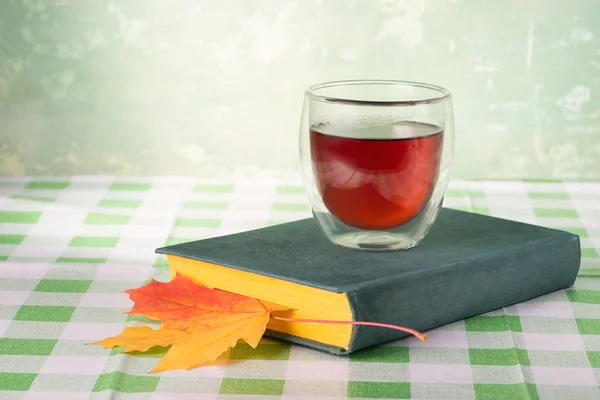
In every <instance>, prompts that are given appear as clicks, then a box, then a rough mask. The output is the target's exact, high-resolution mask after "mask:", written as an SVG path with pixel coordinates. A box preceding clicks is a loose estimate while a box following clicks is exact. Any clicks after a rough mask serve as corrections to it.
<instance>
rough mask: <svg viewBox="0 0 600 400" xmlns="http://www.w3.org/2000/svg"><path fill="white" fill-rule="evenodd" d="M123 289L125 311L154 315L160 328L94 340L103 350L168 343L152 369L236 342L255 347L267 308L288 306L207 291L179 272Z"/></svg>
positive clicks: (176, 365)
mask: <svg viewBox="0 0 600 400" xmlns="http://www.w3.org/2000/svg"><path fill="white" fill-rule="evenodd" d="M126 293H128V294H129V296H130V298H131V300H132V301H133V302H134V306H133V308H132V309H131V311H129V312H128V314H143V315H145V316H147V317H148V318H152V319H158V320H160V321H161V326H160V328H159V329H158V330H153V329H151V328H149V327H140V326H138V327H127V328H125V329H124V330H123V332H121V333H120V334H119V335H117V336H114V337H109V338H106V339H103V340H101V341H98V342H94V344H99V345H103V346H104V347H105V348H110V347H115V346H124V347H125V351H133V350H138V351H146V350H148V349H149V348H150V347H152V346H165V347H166V346H169V345H170V346H171V348H170V349H169V350H168V351H167V353H166V354H165V356H164V357H163V358H162V359H161V360H160V362H159V363H158V364H157V365H156V367H155V368H154V369H153V370H152V371H151V372H158V371H163V370H167V369H190V368H194V367H197V366H199V365H202V364H205V363H207V362H210V361H214V360H215V359H216V358H217V357H218V356H219V355H221V354H222V353H224V352H225V351H227V350H228V349H229V348H231V347H234V346H235V345H236V344H237V342H238V341H239V340H243V341H245V342H246V343H248V344H249V345H250V346H252V347H253V348H255V347H256V346H257V345H258V342H259V341H260V339H261V337H262V336H263V334H264V332H265V329H266V326H267V323H268V322H269V318H270V316H271V312H273V311H279V310H287V309H288V308H287V307H282V306H279V305H277V304H273V303H268V302H265V301H262V300H258V299H255V298H251V297H246V296H242V295H238V294H235V293H231V292H226V291H223V290H220V289H210V288H207V287H204V286H201V285H198V284H197V283H195V282H194V281H192V280H191V279H189V278H187V277H185V276H183V275H180V274H177V275H176V276H175V277H174V278H173V279H172V280H171V281H169V282H158V281H156V280H152V281H150V283H148V284H147V285H144V286H142V287H140V288H137V289H129V290H127V291H126Z"/></svg>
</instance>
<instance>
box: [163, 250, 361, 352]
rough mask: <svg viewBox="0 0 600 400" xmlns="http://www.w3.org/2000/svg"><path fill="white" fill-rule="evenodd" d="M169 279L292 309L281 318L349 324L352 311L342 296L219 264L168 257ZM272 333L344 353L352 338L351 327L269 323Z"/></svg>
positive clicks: (301, 323)
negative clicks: (178, 276) (187, 280)
mask: <svg viewBox="0 0 600 400" xmlns="http://www.w3.org/2000/svg"><path fill="white" fill-rule="evenodd" d="M167 260H168V261H169V266H170V270H171V276H172V277H173V276H175V274H176V273H180V274H182V275H185V276H187V277H189V278H190V279H192V280H194V281H196V282H198V283H200V284H202V285H204V286H208V287H214V288H218V289H221V290H226V291H228V292H232V293H237V294H241V295H244V296H248V297H253V298H256V299H260V300H264V301H270V302H272V303H275V304H279V305H282V306H286V307H290V308H292V309H293V310H291V311H287V312H285V313H281V315H282V316H285V317H290V318H302V319H325V320H343V321H352V310H351V308H350V303H349V302H348V297H347V296H346V294H345V293H334V292H329V291H327V290H323V289H318V288H313V287H310V286H305V285H300V284H298V283H294V282H289V281H284V280H281V279H276V278H272V277H268V276H264V275H260V274H255V273H252V272H246V271H240V270H237V269H234V268H228V267H225V266H222V265H218V264H212V263H208V262H204V261H198V260H192V259H189V258H185V257H180V256H175V255H167ZM267 328H268V329H271V330H273V331H277V332H281V333H286V334H289V335H294V336H297V337H301V338H305V339H309V340H314V341H317V342H320V343H324V344H328V345H331V346H336V347H339V348H342V349H345V350H347V349H348V347H349V345H350V340H351V338H352V330H353V326H352V325H341V324H322V323H310V322H284V321H277V320H271V321H270V322H269V324H268V325H267Z"/></svg>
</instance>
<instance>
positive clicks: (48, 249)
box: [0, 177, 600, 400]
mask: <svg viewBox="0 0 600 400" xmlns="http://www.w3.org/2000/svg"><path fill="white" fill-rule="evenodd" d="M445 206H446V207H453V208H460V209H465V210H472V211H474V212H478V213H484V214H491V215H495V216H500V217H505V218H508V219H514V220H519V221H524V222H530V223H535V224H540V225H545V226H549V227H554V228H560V229H564V230H567V231H570V232H574V233H576V234H578V235H580V237H581V243H582V266H581V273H580V276H579V278H578V279H577V282H576V284H575V287H574V288H571V289H569V290H566V291H560V292H556V293H552V294H550V295H547V296H544V297H542V298H538V299H535V300H532V301H529V302H526V303H523V304H519V305H516V306H511V307H506V308H504V309H501V310H497V311H494V312H491V313H489V314H486V315H483V316H478V317H474V318H471V319H468V320H465V321H460V322H456V323H454V324H451V325H448V326H444V327H441V328H439V329H436V330H434V331H431V332H429V334H430V338H429V340H428V341H426V342H420V341H418V340H416V339H414V338H406V339H402V340H398V341H396V342H393V343H388V344H386V345H383V346H378V347H374V348H370V349H367V350H364V351H361V352H358V353H355V354H353V355H351V356H349V357H338V356H333V355H329V354H325V353H323V352H319V351H317V350H313V349H308V348H303V347H301V346H297V345H290V344H288V343H283V342H278V341H276V340H272V339H268V338H265V339H263V340H262V342H261V344H260V345H259V347H258V348H257V349H256V350H252V349H250V348H249V347H248V346H244V345H239V346H237V347H236V348H234V349H233V350H232V351H231V352H230V354H229V355H228V356H227V357H222V358H221V359H219V360H218V361H217V362H216V363H214V364H212V365H210V366H206V367H200V368H197V369H193V370H190V371H185V372H184V371H169V372H163V373H157V374H149V373H148V371H149V370H151V369H152V367H153V366H154V365H155V364H156V362H157V361H158V360H157V357H160V356H161V355H162V354H163V352H164V349H158V350H152V351H150V352H148V353H143V354H139V353H134V354H125V353H123V352H122V351H121V350H118V349H113V350H105V349H104V348H102V347H100V346H91V345H87V343H89V342H91V341H94V340H98V339H101V338H104V337H107V336H112V335H114V334H116V333H118V332H120V331H121V330H122V329H123V326H124V325H125V324H142V323H143V324H145V323H150V321H146V320H144V319H140V318H137V317H131V316H127V315H125V314H123V312H124V311H127V310H129V309H130V308H131V303H130V300H129V298H128V296H127V295H126V294H124V293H123V291H124V290H125V289H128V288H133V287H138V286H140V285H141V284H143V283H144V282H145V281H147V280H148V279H149V278H151V277H154V278H156V279H167V276H168V271H167V264H166V262H165V259H164V258H162V256H160V257H159V256H157V255H156V254H155V253H154V249H155V248H156V247H159V246H163V245H165V244H172V243H177V242H182V241H188V240H194V239H199V238H206V237H210V236H215V235H223V234H227V233H231V232H236V231H242V230H248V229H252V228H258V227H262V226H266V225H270V224H277V223H280V222H284V221H291V220H295V219H300V218H304V217H308V216H310V210H309V207H308V205H307V202H306V198H305V196H304V194H303V191H302V189H301V187H300V184H299V182H298V181H289V182H281V181H279V182H277V181H230V182H224V181H223V182H208V181H198V180H193V179H182V178H167V177H165V178H135V179H134V178H130V179H125V178H114V177H71V178H68V179H47V180H34V179H9V178H1V179H0V399H2V400H11V399H40V400H42V399H43V400H52V399H61V400H70V399H154V400H158V399H280V398H281V399H289V400H291V399H321V400H326V399H341V398H419V399H445V398H453V399H505V398H506V399H511V400H513V399H535V398H539V399H560V400H565V399H600V391H599V389H598V387H599V386H598V385H599V383H600V281H599V280H598V278H599V277H600V259H599V253H600V183H565V182H520V181H519V182H452V183H451V187H450V190H449V191H448V194H447V197H446V200H445ZM473 290H477V288H474V289H473Z"/></svg>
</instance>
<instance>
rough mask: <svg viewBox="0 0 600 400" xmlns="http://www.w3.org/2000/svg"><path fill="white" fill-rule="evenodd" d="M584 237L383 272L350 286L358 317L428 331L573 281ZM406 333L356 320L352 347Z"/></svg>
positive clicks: (555, 238)
mask: <svg viewBox="0 0 600 400" xmlns="http://www.w3.org/2000/svg"><path fill="white" fill-rule="evenodd" d="M580 260H581V249H580V243H579V237H578V236H576V235H572V234H568V233H564V234H559V235H556V236H552V237H550V238H548V239H545V240H542V241H539V242H534V243H529V244H526V245H523V246H522V247H520V248H511V249H507V250H506V251H502V252H496V253H493V254H484V255H481V256H477V257H473V258H470V259H466V260H463V261H461V262H458V263H453V264H447V265H443V266H440V267H439V268H434V269H428V270H426V271H423V272H419V273H414V274H409V275H402V276H399V277H396V278H391V279H390V278H387V279H386V278H382V279H379V280H376V281H373V282H372V283H371V284H369V285H364V286H361V287H357V288H356V289H353V290H351V291H348V298H349V301H350V305H351V307H352V311H353V315H354V319H355V320H356V321H374V322H383V323H388V324H395V325H402V326H406V327H409V328H412V329H416V330H419V331H427V330H429V329H433V328H436V327H439V326H442V325H446V324H449V323H452V322H455V321H459V320H462V319H465V318H468V317H472V316H475V315H479V314H482V313H486V312H489V311H492V310H496V309H499V308H502V307H506V306H509V305H512V304H515V303H520V302H523V301H526V300H529V299H532V298H535V297H538V296H541V295H544V294H547V293H550V292H553V291H557V290H560V289H565V288H568V287H570V286H572V285H573V283H574V282H575V278H576V277H577V273H578V271H579V265H580ZM404 336H406V334H405V333H402V332H397V331H394V330H391V329H386V328H376V327H368V326H355V329H354V333H353V337H352V341H351V343H350V348H349V350H348V353H350V352H353V351H356V350H359V349H361V348H364V347H368V346H372V345H376V344H381V343H384V342H387V341H390V340H395V339H398V338H401V337H404Z"/></svg>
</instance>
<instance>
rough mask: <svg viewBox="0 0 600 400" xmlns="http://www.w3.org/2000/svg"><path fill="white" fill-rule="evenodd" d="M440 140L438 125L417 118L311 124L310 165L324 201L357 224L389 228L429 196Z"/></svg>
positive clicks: (342, 217) (348, 221)
mask: <svg viewBox="0 0 600 400" xmlns="http://www.w3.org/2000/svg"><path fill="white" fill-rule="evenodd" d="M442 142H443V131H442V129H441V128H440V127H438V126H435V125H430V124H425V123H415V122H401V123H396V124H389V125H380V126H375V127H368V128H352V129H346V128H340V127H336V126H331V125H325V126H319V127H315V128H313V129H311V130H310V146H311V157H312V162H313V169H314V172H315V176H316V180H317V186H318V188H319V191H320V193H321V196H322V198H323V202H324V203H325V206H326V207H327V209H328V210H329V212H331V214H333V215H334V216H335V217H336V218H337V219H339V220H340V221H342V222H343V223H345V224H346V225H350V226H354V227H357V228H360V229H369V230H380V229H391V228H394V227H397V226H399V225H402V224H404V223H406V222H408V221H410V220H411V219H413V218H414V217H415V216H417V215H418V214H419V213H420V212H421V210H422V209H423V208H424V207H425V205H426V204H427V202H428V201H429V198H430V197H431V194H432V192H433V188H434V185H435V183H436V181H437V177H438V171H439V165H440V160H441V153H442Z"/></svg>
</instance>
